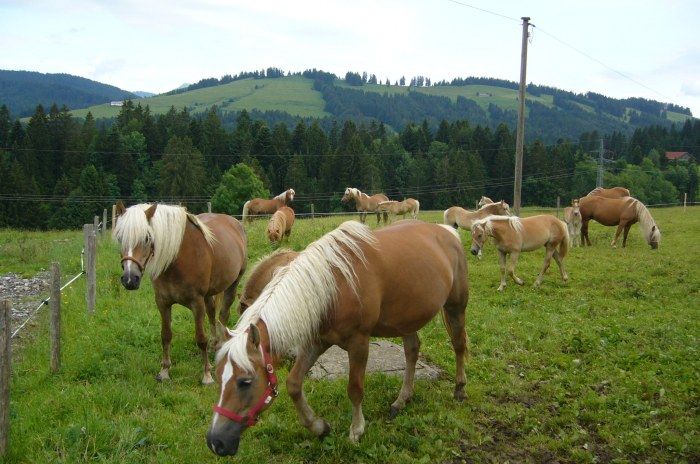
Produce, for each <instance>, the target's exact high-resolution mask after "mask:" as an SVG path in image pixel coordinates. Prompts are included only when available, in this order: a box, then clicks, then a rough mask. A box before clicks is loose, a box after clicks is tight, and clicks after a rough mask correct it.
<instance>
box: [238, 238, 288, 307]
mask: <svg viewBox="0 0 700 464" xmlns="http://www.w3.org/2000/svg"><path fill="white" fill-rule="evenodd" d="M297 256H299V253H298V252H296V251H292V250H289V249H286V248H280V249H279V250H277V251H274V252H272V253H270V254H269V255H267V256H264V257H262V258H261V259H260V261H258V263H257V264H256V265H255V266H254V267H253V269H252V270H251V271H250V277H248V280H247V281H246V283H245V285H244V286H243V292H242V293H241V295H240V297H239V298H238V301H239V305H238V314H243V311H245V310H246V309H248V306H250V305H252V304H253V303H255V300H257V299H258V297H259V296H260V294H261V293H262V291H263V289H264V288H265V286H266V285H267V284H268V283H270V281H271V280H272V276H273V275H274V273H275V272H276V271H277V269H279V268H281V267H284V266H286V265H287V264H289V263H291V262H292V261H293V260H294V258H296V257H297Z"/></svg>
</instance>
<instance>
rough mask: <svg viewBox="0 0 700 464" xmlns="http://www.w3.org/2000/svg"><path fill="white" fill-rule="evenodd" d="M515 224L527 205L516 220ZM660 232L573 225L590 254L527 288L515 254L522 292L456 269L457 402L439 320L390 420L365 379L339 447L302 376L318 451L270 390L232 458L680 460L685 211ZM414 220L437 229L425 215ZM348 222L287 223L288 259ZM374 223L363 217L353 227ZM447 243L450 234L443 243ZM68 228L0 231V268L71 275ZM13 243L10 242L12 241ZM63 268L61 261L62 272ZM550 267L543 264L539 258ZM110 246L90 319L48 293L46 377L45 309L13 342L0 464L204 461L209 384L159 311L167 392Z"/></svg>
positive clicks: (686, 369) (672, 214)
mask: <svg viewBox="0 0 700 464" xmlns="http://www.w3.org/2000/svg"><path fill="white" fill-rule="evenodd" d="M525 214H526V215H529V214H533V211H528V210H526V211H525ZM652 214H653V215H654V217H655V218H656V219H657V222H658V224H659V225H660V227H661V230H662V232H663V234H664V235H663V239H662V242H661V247H660V249H659V250H656V251H652V250H650V249H649V248H648V246H647V245H646V243H644V242H643V240H642V238H641V237H640V235H639V233H638V231H637V226H634V227H633V230H632V231H631V233H630V240H629V243H628V247H627V248H625V249H622V248H618V249H611V248H610V247H609V246H608V243H609V240H610V238H611V236H612V233H613V231H614V229H612V228H604V227H602V226H600V225H598V224H593V225H592V227H591V238H592V240H593V241H594V246H593V247H592V248H587V249H583V248H576V249H573V250H572V251H571V253H570V255H569V256H568V257H567V259H566V265H567V267H568V270H569V273H570V275H571V281H570V282H569V283H568V284H563V283H562V282H561V280H560V278H559V276H558V272H557V269H556V267H553V268H550V271H549V273H548V274H547V276H546V278H545V280H544V282H543V284H542V287H541V288H539V289H533V288H532V287H531V285H532V282H533V281H534V277H535V276H536V274H537V272H538V271H539V269H540V266H541V262H542V254H543V253H542V252H541V251H540V252H533V253H526V254H523V255H521V259H520V262H519V265H518V268H517V269H518V272H519V275H520V276H521V277H522V278H523V279H525V281H526V286H524V287H518V286H516V285H514V284H513V283H512V282H510V281H509V283H508V286H507V287H506V290H505V292H504V293H503V294H498V293H497V292H496V287H497V286H498V279H499V276H498V265H497V257H496V253H495V250H494V248H493V246H492V245H491V246H487V247H486V248H485V250H484V257H483V259H482V260H481V261H477V260H476V259H474V258H473V257H472V256H469V257H468V260H469V272H470V285H471V294H470V302H469V306H468V318H467V331H468V333H469V335H470V337H471V343H470V348H471V358H470V359H469V361H468V363H467V376H468V385H467V395H468V398H467V400H466V401H464V402H463V403H456V402H455V401H454V400H453V399H452V389H453V387H454V381H453V379H454V359H453V352H452V350H451V347H450V344H449V340H448V337H447V335H446V333H445V329H444V327H443V325H442V322H441V320H440V319H439V318H436V319H435V320H434V321H432V322H431V323H429V324H428V325H427V326H426V327H425V328H423V329H422V330H421V332H420V336H421V340H422V347H421V352H422V353H423V354H424V355H425V356H426V358H428V360H429V361H431V362H433V363H435V364H437V365H438V366H439V367H441V368H442V369H443V370H444V375H443V376H442V378H441V379H440V380H438V381H418V382H417V383H416V391H415V396H414V398H413V401H412V402H411V403H410V404H409V405H408V406H407V407H406V409H405V410H404V411H403V412H402V413H401V414H400V415H399V417H397V418H396V419H395V420H394V421H389V420H388V411H389V405H390V403H391V402H392V401H393V400H394V399H395V396H396V394H397V393H398V390H399V388H400V383H401V380H400V379H399V378H394V377H387V376H383V375H374V374H373V375H369V376H368V377H367V379H366V385H365V387H366V388H365V400H364V412H365V418H366V420H367V428H366V433H365V435H364V436H363V438H362V440H361V441H360V444H359V445H357V446H354V445H352V444H350V443H349V441H348V440H347V431H348V427H349V425H350V411H351V409H350V402H349V400H348V399H347V395H346V392H345V389H346V380H345V379H340V380H337V381H331V382H328V381H307V382H306V383H305V391H306V394H307V397H308V399H309V403H310V404H311V405H312V407H314V408H315V410H316V412H317V413H319V414H320V415H322V416H324V417H325V418H326V419H327V420H328V421H329V422H330V424H331V426H332V427H333V430H332V432H331V435H330V436H329V437H327V438H326V439H325V440H324V441H318V440H316V439H315V438H313V437H312V436H311V434H310V433H309V432H308V431H307V430H306V429H304V428H303V427H302V426H301V425H299V423H298V420H297V418H296V413H295V411H294V408H293V405H292V403H291V401H290V400H289V398H288V397H287V395H286V392H285V387H284V378H285V377H286V372H287V370H288V367H283V368H282V369H281V394H280V396H279V398H278V399H277V400H276V403H275V404H274V405H273V407H272V408H271V409H270V410H269V411H267V413H266V414H265V415H264V416H263V419H262V421H261V422H260V424H259V425H257V426H256V427H254V428H253V429H251V430H249V431H247V432H246V434H245V435H244V437H243V440H242V442H241V448H240V450H239V454H238V456H237V457H236V458H235V459H236V460H240V461H242V462H273V461H274V462H275V463H293V462H320V463H336V462H398V463H402V462H463V460H464V461H466V462H698V460H700V447H699V441H700V440H699V438H698V424H699V420H698V410H697V408H698V397H700V395H699V393H700V392H698V385H700V383H699V382H698V375H699V372H700V370H699V369H698V367H699V365H698V364H699V363H698V359H700V358H699V357H698V339H697V337H698V334H699V333H700V330H699V329H700V327H699V326H700V299H699V298H698V291H699V289H700V281H699V279H698V269H700V266H699V265H700V247H699V246H698V238H699V235H698V233H699V232H698V231H700V210H698V209H697V208H689V209H688V211H687V213H685V214H683V212H682V209H681V208H671V209H656V210H653V211H652ZM421 216H422V219H425V220H428V221H438V220H439V219H440V214H439V213H423V214H422V215H421ZM348 218H349V217H333V218H324V219H316V220H309V219H304V220H298V221H297V223H296V224H295V230H294V232H293V233H292V236H291V242H290V247H292V248H294V249H297V250H301V249H303V248H304V247H305V246H306V245H307V244H308V243H309V242H311V241H312V240H314V239H315V238H317V237H319V236H320V235H321V234H323V233H325V232H327V231H329V230H331V229H332V228H334V227H335V226H336V225H337V224H339V223H340V222H341V221H342V220H345V219H348ZM369 222H370V224H371V225H372V226H373V227H374V222H375V221H374V220H373V218H372V219H371V220H370V221H369ZM264 228H265V221H257V222H256V223H254V224H253V225H252V226H251V227H249V228H248V233H249V242H250V243H249V247H250V248H249V250H250V262H251V263H253V262H254V261H255V260H257V258H258V257H260V256H262V255H263V254H266V253H267V252H269V251H271V247H270V245H269V244H268V243H266V239H265V238H264ZM461 234H462V238H463V243H464V244H465V248H466V249H468V247H469V240H468V234H467V233H466V232H464V231H462V232H461ZM81 240H82V239H81V233H79V232H57V233H26V232H21V233H20V232H16V231H8V230H4V231H0V272H3V273H4V272H8V271H11V270H12V271H16V272H20V273H22V274H25V275H32V274H33V273H35V272H37V271H39V270H40V269H43V268H46V267H47V266H48V264H49V262H50V261H52V260H59V261H61V262H62V264H63V272H64V275H66V276H67V275H68V274H69V273H70V274H72V273H73V271H76V270H77V269H79V251H80V248H81ZM20 241H21V245H20V243H19V242H20ZM76 262H77V264H76ZM552 266H555V265H554V264H552ZM119 276H120V267H119V259H118V254H117V250H116V247H115V246H114V244H112V243H111V242H110V241H109V240H105V241H104V242H102V243H100V245H99V256H98V295H97V308H98V309H97V311H96V313H95V314H94V315H93V316H87V315H86V314H85V304H84V291H85V288H84V285H85V281H84V279H80V280H79V281H78V282H76V283H75V284H74V286H73V287H71V288H69V289H67V290H66V291H65V293H64V295H63V308H64V313H63V314H64V316H63V324H64V325H63V339H64V344H63V369H62V371H61V372H60V373H59V374H58V375H50V374H49V372H48V340H47V338H48V336H47V332H48V329H47V319H48V318H47V317H46V316H47V315H46V313H45V312H42V313H41V314H40V316H39V317H38V319H37V322H36V324H34V325H33V326H32V327H31V330H30V331H29V332H28V333H26V334H24V335H23V337H22V339H21V340H20V342H19V345H18V346H16V349H15V353H14V367H13V380H12V390H11V392H12V393H11V394H12V401H11V409H10V414H11V423H12V428H11V436H10V451H9V454H8V455H7V457H6V458H5V459H4V460H2V459H0V462H6V463H25V462H26V463H37V462H59V463H75V462H105V463H123V462H129V463H169V462H221V461H220V460H219V459H218V458H216V457H215V456H214V455H213V454H212V453H211V452H210V451H209V450H208V449H207V448H206V445H205V442H204V434H205V432H206V429H207V427H208V424H209V421H210V418H211V405H212V403H213V402H214V401H215V399H216V397H217V392H218V387H202V386H200V385H199V383H198V382H199V380H200V377H201V375H200V374H201V372H200V362H199V354H198V350H197V348H196V346H195V345H194V343H193V323H192V317H191V315H190V312H189V311H188V310H186V309H184V308H179V307H178V308H175V310H174V314H173V329H174V338H173V344H172V359H173V362H174V364H173V367H172V369H171V376H172V379H173V380H172V381H171V382H169V383H164V384H159V383H157V382H156V381H155V380H154V375H155V374H156V373H157V372H158V369H159V365H160V354H161V349H160V335H159V324H160V322H159V316H158V311H157V310H156V308H155V305H154V303H153V294H152V293H153V292H152V289H151V286H150V284H147V283H144V285H143V287H142V288H141V289H140V290H138V291H137V292H127V291H126V290H124V289H123V288H122V287H121V285H120V284H119Z"/></svg>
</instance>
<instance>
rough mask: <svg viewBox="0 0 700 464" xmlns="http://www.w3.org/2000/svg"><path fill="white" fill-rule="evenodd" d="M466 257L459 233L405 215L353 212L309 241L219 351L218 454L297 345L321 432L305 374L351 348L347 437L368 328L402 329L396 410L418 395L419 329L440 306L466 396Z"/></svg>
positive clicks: (293, 381) (303, 415)
mask: <svg viewBox="0 0 700 464" xmlns="http://www.w3.org/2000/svg"><path fill="white" fill-rule="evenodd" d="M468 295H469V291H468V282H467V261H466V259H465V256H464V248H463V247H462V244H461V242H460V240H459V237H458V236H457V234H456V233H455V232H454V231H453V230H451V229H449V228H447V227H445V226H441V225H436V224H428V223H424V222H421V221H415V220H410V219H409V220H405V221H400V222H397V223H395V224H393V225H390V226H388V227H384V228H382V229H379V230H376V231H372V230H370V229H369V228H368V227H367V226H365V225H363V224H359V223H358V222H355V221H347V222H344V223H343V224H341V225H340V227H338V228H337V229H335V230H333V231H331V232H329V233H328V234H326V235H324V236H323V237H321V238H320V239H318V240H316V241H315V242H313V243H312V244H311V245H309V246H308V247H307V248H306V250H304V251H303V252H301V253H300V254H299V256H297V257H296V258H295V259H294V260H293V261H292V262H291V263H290V264H289V265H288V266H285V267H283V268H281V269H280V270H279V271H278V272H276V273H275V275H274V277H273V278H272V281H271V282H270V283H269V284H268V285H267V286H266V287H265V289H264V290H263V292H262V294H261V295H260V297H259V298H258V299H257V301H256V302H255V303H254V304H253V305H252V306H250V307H249V308H248V309H247V310H246V311H245V312H244V313H243V314H242V315H241V317H240V319H239V321H238V324H237V325H236V328H235V329H234V330H228V329H226V328H225V327H220V330H221V331H222V332H224V335H225V336H226V337H229V340H228V341H227V342H226V343H225V344H224V345H223V346H222V347H221V349H220V350H219V352H218V353H217V355H216V364H217V368H216V373H217V377H218V380H219V381H220V382H221V393H220V395H219V396H218V403H217V404H216V406H214V416H213V418H212V423H211V426H210V428H209V432H208V433H207V445H208V446H209V448H210V449H211V450H212V451H213V452H215V453H216V454H218V455H222V456H225V455H233V454H235V453H236V451H237V450H238V444H239V440H240V438H241V434H242V433H243V432H244V430H245V429H246V428H248V427H250V426H252V425H253V424H255V423H256V421H257V419H258V415H259V414H260V413H261V412H263V411H264V410H265V409H266V408H268V407H269V406H270V403H271V402H272V401H274V398H275V396H276V392H277V389H276V388H277V377H276V375H275V372H274V371H275V369H274V366H275V365H276V364H277V362H278V360H279V359H280V357H281V356H282V355H283V354H284V353H286V352H287V351H288V350H289V349H291V348H297V357H296V361H295V364H294V366H293V367H292V369H291V371H290V372H289V374H288V376H287V392H288V393H289V395H290V397H291V398H292V401H293V402H294V405H295V406H296V410H297V412H298V414H299V418H300V420H301V422H302V424H303V425H304V426H305V427H306V428H308V429H309V430H310V431H311V432H312V433H313V434H314V435H316V436H319V437H323V436H325V435H327V434H328V433H329V432H330V426H329V425H328V423H327V422H326V421H325V420H323V419H322V418H320V417H318V416H316V414H315V413H314V411H313V410H312V409H311V407H310V406H309V404H308V403H307V402H306V398H305V396H304V393H303V390H302V382H303V380H304V376H305V375H306V373H307V371H308V370H309V369H310V368H311V366H312V365H313V364H314V362H316V359H318V357H319V356H320V355H321V354H323V352H325V351H326V350H327V349H328V348H329V347H330V346H332V345H338V346H340V347H341V348H343V349H344V350H346V351H347V352H348V358H349V364H350V374H349V381H348V396H349V397H350V401H351V403H352V422H351V425H350V434H349V438H350V440H351V441H352V442H357V441H358V440H359V438H360V437H361V436H362V434H363V433H364V430H365V418H364V415H363V414H362V397H363V394H364V376H365V367H366V365H367V355H368V351H369V342H370V337H375V336H376V337H403V343H404V352H405V355H406V371H405V374H404V379H403V386H402V387H401V391H400V393H399V396H398V398H397V399H396V401H394V403H393V404H392V405H391V415H392V416H394V415H395V414H396V413H398V412H399V411H400V410H401V409H402V408H403V407H404V406H405V404H406V402H407V401H409V400H410V398H411V396H412V394H413V380H414V373H415V365H416V360H417V359H418V348H419V346H420V341H419V339H418V334H417V331H418V330H419V329H420V328H421V327H423V326H424V325H425V324H427V323H428V322H429V321H430V320H431V319H432V318H433V316H435V315H436V314H437V313H438V312H440V310H441V309H442V310H443V315H444V321H445V325H446V327H447V331H448V334H449V336H450V339H451V341H452V347H453V349H454V351H455V358H456V369H457V375H456V386H455V390H454V396H455V398H456V399H458V400H462V399H463V398H464V386H465V384H466V377H465V374H464V362H465V355H466V352H467V335H466V331H465V328H464V323H465V309H466V305H467V300H468Z"/></svg>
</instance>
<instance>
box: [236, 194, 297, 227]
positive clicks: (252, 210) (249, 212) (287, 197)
mask: <svg viewBox="0 0 700 464" xmlns="http://www.w3.org/2000/svg"><path fill="white" fill-rule="evenodd" d="M293 200H294V189H287V190H285V191H284V192H282V193H280V194H279V195H277V196H276V197H274V198H273V199H271V200H265V199H264V198H253V199H252V200H248V201H246V202H245V203H244V204H243V216H242V219H241V220H242V221H244V222H245V220H246V219H247V220H248V222H251V221H252V218H251V217H250V216H257V215H259V214H273V213H274V212H275V211H277V210H278V209H280V208H281V207H283V206H287V205H289V204H290V203H291V202H292V201H293Z"/></svg>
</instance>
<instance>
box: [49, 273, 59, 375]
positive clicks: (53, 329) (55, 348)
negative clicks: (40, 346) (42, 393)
mask: <svg viewBox="0 0 700 464" xmlns="http://www.w3.org/2000/svg"><path fill="white" fill-rule="evenodd" d="M49 307H50V308H51V323H50V326H49V334H50V336H49V338H50V339H51V373H52V374H55V373H57V372H58V371H59V370H60V369H61V267H60V265H59V264H58V263H55V262H54V263H51V299H50V300H49Z"/></svg>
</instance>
